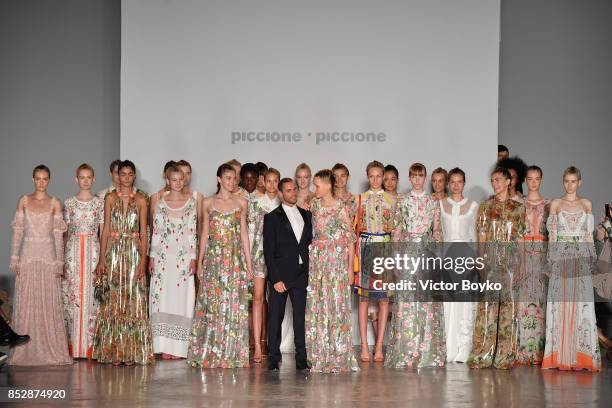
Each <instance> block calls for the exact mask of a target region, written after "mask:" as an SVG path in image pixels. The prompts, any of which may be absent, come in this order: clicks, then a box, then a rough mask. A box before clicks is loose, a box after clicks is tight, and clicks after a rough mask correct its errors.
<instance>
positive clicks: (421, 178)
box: [410, 173, 426, 191]
mask: <svg viewBox="0 0 612 408" xmlns="http://www.w3.org/2000/svg"><path fill="white" fill-rule="evenodd" d="M425 177H426V175H425V174H422V173H414V174H412V176H410V184H412V188H413V189H414V190H415V191H423V186H424V185H425Z"/></svg>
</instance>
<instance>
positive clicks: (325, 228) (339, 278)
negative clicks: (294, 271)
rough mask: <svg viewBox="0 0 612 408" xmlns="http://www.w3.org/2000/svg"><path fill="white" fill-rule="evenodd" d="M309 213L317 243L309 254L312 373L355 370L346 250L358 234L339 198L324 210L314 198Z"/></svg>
mask: <svg viewBox="0 0 612 408" xmlns="http://www.w3.org/2000/svg"><path fill="white" fill-rule="evenodd" d="M310 210H311V211H312V220H313V221H312V223H313V240H312V244H311V246H310V254H309V258H310V271H309V274H308V293H307V296H306V310H307V312H306V322H305V328H306V348H307V349H308V356H309V357H310V361H311V362H312V371H315V372H317V371H318V372H328V373H329V372H345V371H357V370H358V369H359V366H358V364H357V359H356V358H355V354H354V353H353V331H352V302H351V287H350V286H349V284H348V249H349V246H350V245H354V243H355V234H354V233H353V230H352V227H351V219H350V216H349V209H348V208H347V207H346V205H345V203H344V202H343V201H341V200H338V201H337V203H336V205H335V206H333V207H331V208H325V207H323V206H322V205H321V202H320V200H318V199H316V198H315V199H313V200H312V201H311V204H310ZM351 266H352V264H351Z"/></svg>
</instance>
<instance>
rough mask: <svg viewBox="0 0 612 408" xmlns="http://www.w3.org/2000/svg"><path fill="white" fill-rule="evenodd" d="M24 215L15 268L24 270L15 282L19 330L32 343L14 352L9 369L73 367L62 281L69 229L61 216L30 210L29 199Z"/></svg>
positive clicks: (16, 232) (17, 232)
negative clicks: (64, 236)
mask: <svg viewBox="0 0 612 408" xmlns="http://www.w3.org/2000/svg"><path fill="white" fill-rule="evenodd" d="M21 200H23V208H24V210H23V211H19V210H18V211H17V212H16V213H15V218H14V220H13V223H12V226H13V246H12V256H11V263H12V264H16V265H18V274H17V278H16V279H15V305H14V311H13V330H15V331H16V332H17V333H27V334H29V335H30V338H31V340H30V341H29V342H27V343H25V344H21V345H19V346H16V347H13V348H12V349H11V355H10V358H9V365H23V366H34V365H66V364H72V359H71V358H70V355H69V354H68V341H67V339H66V328H65V326H64V311H63V308H62V299H61V283H60V275H61V273H62V267H63V264H64V239H63V234H64V232H65V231H66V223H65V222H64V220H63V219H62V214H61V212H59V213H56V212H55V211H54V210H53V208H54V205H55V198H53V199H51V205H50V207H49V210H47V211H41V212H38V211H34V210H31V209H29V208H28V207H29V205H28V204H29V203H28V201H29V198H28V197H27V196H24V197H22V198H21Z"/></svg>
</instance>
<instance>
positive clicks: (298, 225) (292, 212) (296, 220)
mask: <svg viewBox="0 0 612 408" xmlns="http://www.w3.org/2000/svg"><path fill="white" fill-rule="evenodd" d="M283 210H285V214H287V218H289V223H290V224H291V229H292V230H293V233H294V234H295V239H296V240H297V242H300V238H301V237H302V231H303V230H304V219H303V218H302V214H300V210H298V208H297V205H293V206H291V207H290V206H288V205H286V204H283ZM299 261H300V264H302V263H303V261H302V257H301V256H300V259H299Z"/></svg>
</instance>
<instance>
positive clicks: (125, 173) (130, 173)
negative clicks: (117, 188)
mask: <svg viewBox="0 0 612 408" xmlns="http://www.w3.org/2000/svg"><path fill="white" fill-rule="evenodd" d="M135 178H136V174H134V170H132V169H131V168H130V167H122V168H121V170H119V184H120V185H121V187H124V188H132V186H133V185H134V179H135Z"/></svg>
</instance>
